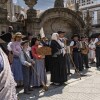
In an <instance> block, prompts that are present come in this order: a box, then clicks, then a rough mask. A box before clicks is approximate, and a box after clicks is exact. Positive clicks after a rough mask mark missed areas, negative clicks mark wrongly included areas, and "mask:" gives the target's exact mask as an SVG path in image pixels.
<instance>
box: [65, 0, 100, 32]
mask: <svg viewBox="0 0 100 100" xmlns="http://www.w3.org/2000/svg"><path fill="white" fill-rule="evenodd" d="M77 3H78V4H79V10H80V11H81V12H82V14H83V20H85V17H86V15H87V9H88V10H89V14H90V16H91V24H92V30H91V33H100V0H67V4H66V6H67V7H68V8H70V9H72V10H75V6H76V4H77Z"/></svg>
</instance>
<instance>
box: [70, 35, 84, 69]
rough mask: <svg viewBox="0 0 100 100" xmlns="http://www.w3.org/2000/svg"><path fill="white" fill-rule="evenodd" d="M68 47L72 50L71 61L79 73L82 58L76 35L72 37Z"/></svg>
mask: <svg viewBox="0 0 100 100" xmlns="http://www.w3.org/2000/svg"><path fill="white" fill-rule="evenodd" d="M70 47H71V48H72V54H73V60H74V63H75V66H76V68H77V69H78V70H79V71H83V65H82V56H81V50H80V42H79V36H78V34H74V35H73V36H72V41H71V43H70Z"/></svg>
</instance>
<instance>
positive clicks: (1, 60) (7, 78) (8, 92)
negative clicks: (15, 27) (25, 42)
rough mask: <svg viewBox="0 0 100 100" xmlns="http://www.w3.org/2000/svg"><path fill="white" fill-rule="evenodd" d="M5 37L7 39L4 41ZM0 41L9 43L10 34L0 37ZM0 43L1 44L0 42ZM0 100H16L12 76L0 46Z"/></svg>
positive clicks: (6, 58)
mask: <svg viewBox="0 0 100 100" xmlns="http://www.w3.org/2000/svg"><path fill="white" fill-rule="evenodd" d="M5 37H7V38H8V39H6V38H5ZM0 39H2V40H3V41H6V42H9V41H10V39H11V34H10V33H8V34H3V35H0ZM0 43H2V42H1V41H0ZM0 79H1V80H0V100H17V95H16V89H15V86H16V83H15V81H14V78H13V76H12V72H11V68H10V64H9V61H8V57H7V55H6V54H5V53H4V51H3V50H2V47H1V46H0Z"/></svg>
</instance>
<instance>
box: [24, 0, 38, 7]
mask: <svg viewBox="0 0 100 100" xmlns="http://www.w3.org/2000/svg"><path fill="white" fill-rule="evenodd" d="M24 1H25V4H26V5H27V6H28V7H29V8H30V9H32V8H33V6H34V5H35V4H37V0H24Z"/></svg>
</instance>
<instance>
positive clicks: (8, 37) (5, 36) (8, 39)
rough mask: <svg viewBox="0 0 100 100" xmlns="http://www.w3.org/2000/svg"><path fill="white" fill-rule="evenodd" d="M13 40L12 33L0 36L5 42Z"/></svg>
mask: <svg viewBox="0 0 100 100" xmlns="http://www.w3.org/2000/svg"><path fill="white" fill-rule="evenodd" d="M11 38H12V35H11V34H10V33H5V34H1V35H0V39H2V40H3V41H5V42H7V43H8V42H10V41H11Z"/></svg>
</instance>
